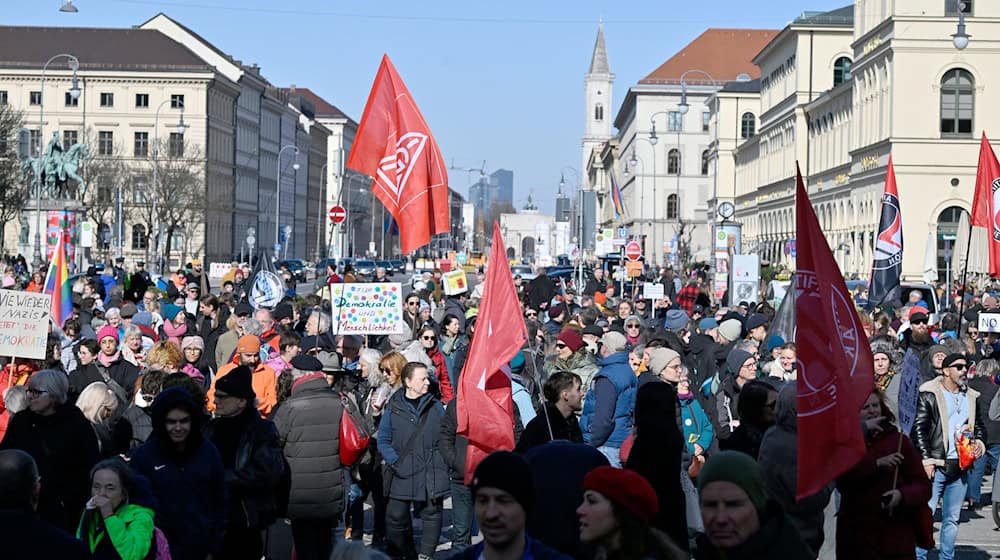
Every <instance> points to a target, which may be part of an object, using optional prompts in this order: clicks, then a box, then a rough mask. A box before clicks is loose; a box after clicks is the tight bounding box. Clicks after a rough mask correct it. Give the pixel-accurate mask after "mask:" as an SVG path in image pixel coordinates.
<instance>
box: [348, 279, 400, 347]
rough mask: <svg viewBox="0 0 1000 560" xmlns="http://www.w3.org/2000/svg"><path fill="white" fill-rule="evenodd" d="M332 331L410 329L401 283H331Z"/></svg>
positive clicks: (352, 332) (378, 332) (374, 332)
mask: <svg viewBox="0 0 1000 560" xmlns="http://www.w3.org/2000/svg"><path fill="white" fill-rule="evenodd" d="M330 300H331V303H332V305H333V310H334V315H335V317H334V322H333V334H398V333H403V332H406V331H407V326H406V322H405V321H404V320H403V296H402V287H401V285H400V284H399V282H385V283H352V284H344V283H341V284H332V285H331V286H330Z"/></svg>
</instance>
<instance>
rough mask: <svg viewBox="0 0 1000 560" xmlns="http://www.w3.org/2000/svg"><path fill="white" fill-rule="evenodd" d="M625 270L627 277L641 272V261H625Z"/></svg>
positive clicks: (633, 276)
mask: <svg viewBox="0 0 1000 560" xmlns="http://www.w3.org/2000/svg"><path fill="white" fill-rule="evenodd" d="M625 272H627V273H628V277H629V278H635V277H636V276H640V275H641V274H642V261H625Z"/></svg>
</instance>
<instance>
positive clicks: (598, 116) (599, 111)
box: [594, 103, 604, 121]
mask: <svg viewBox="0 0 1000 560" xmlns="http://www.w3.org/2000/svg"><path fill="white" fill-rule="evenodd" d="M594 120H595V121H603V120H604V105H602V104H601V103H598V104H597V105H594Z"/></svg>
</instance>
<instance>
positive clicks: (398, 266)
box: [389, 259, 406, 274]
mask: <svg viewBox="0 0 1000 560" xmlns="http://www.w3.org/2000/svg"><path fill="white" fill-rule="evenodd" d="M389 263H390V264H392V273H393V274H402V273H403V272H404V271H405V270H406V264H404V263H403V261H401V260H399V259H394V260H391V261H389Z"/></svg>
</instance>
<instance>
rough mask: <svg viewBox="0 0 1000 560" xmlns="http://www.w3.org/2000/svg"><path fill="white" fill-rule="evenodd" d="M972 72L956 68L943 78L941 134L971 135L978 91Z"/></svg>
mask: <svg viewBox="0 0 1000 560" xmlns="http://www.w3.org/2000/svg"><path fill="white" fill-rule="evenodd" d="M975 86H976V84H975V81H974V80H973V79H972V74H970V73H969V72H967V71H965V70H962V69H960V68H956V69H954V70H949V71H948V72H946V73H945V75H944V77H943V78H941V135H942V136H971V135H972V116H973V113H974V109H975V102H974V100H975V98H974V94H975V91H976V88H975Z"/></svg>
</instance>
